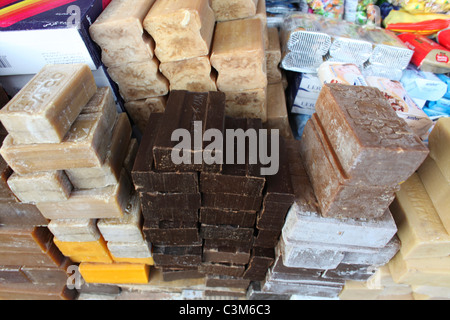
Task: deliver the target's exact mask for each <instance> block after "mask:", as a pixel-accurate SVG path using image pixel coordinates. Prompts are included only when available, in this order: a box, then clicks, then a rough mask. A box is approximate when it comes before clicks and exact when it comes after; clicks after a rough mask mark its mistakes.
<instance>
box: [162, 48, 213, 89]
mask: <svg viewBox="0 0 450 320" xmlns="http://www.w3.org/2000/svg"><path fill="white" fill-rule="evenodd" d="M159 69H160V70H161V72H162V74H163V75H164V76H165V77H166V78H167V79H169V83H170V90H171V91H172V90H187V91H192V92H208V91H217V87H216V82H215V78H214V77H213V76H212V74H211V71H212V69H211V63H210V61H209V56H203V57H197V58H192V59H187V60H181V61H173V62H163V63H161V64H160V65H159Z"/></svg>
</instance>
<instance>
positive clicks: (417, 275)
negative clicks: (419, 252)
mask: <svg viewBox="0 0 450 320" xmlns="http://www.w3.org/2000/svg"><path fill="white" fill-rule="evenodd" d="M389 270H390V271H391V275H392V278H393V279H394V281H395V282H397V283H404V284H409V285H411V286H420V285H429V286H444V287H445V286H450V273H449V272H448V270H450V257H443V258H431V259H405V258H404V256H403V255H402V254H401V253H398V254H397V255H396V256H395V257H394V258H393V259H392V260H391V261H390V262H389Z"/></svg>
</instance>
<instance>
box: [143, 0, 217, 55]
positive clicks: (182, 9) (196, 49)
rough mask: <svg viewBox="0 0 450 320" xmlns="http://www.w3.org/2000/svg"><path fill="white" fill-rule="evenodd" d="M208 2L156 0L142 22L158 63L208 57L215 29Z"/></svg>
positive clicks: (198, 0) (201, 0)
mask: <svg viewBox="0 0 450 320" xmlns="http://www.w3.org/2000/svg"><path fill="white" fill-rule="evenodd" d="M215 22H216V20H215V17H214V12H213V11H212V9H211V7H210V0H183V1H180V0H158V1H157V2H156V3H155V4H154V5H153V7H152V9H151V10H150V12H149V13H148V15H147V17H146V18H145V20H144V28H145V29H146V30H147V31H148V33H150V35H151V36H152V37H153V39H154V40H155V42H156V48H155V54H156V56H157V57H158V59H159V61H161V62H168V61H178V60H185V59H190V58H195V57H200V56H206V55H208V54H209V50H210V46H211V40H212V36H213V33H214V25H215Z"/></svg>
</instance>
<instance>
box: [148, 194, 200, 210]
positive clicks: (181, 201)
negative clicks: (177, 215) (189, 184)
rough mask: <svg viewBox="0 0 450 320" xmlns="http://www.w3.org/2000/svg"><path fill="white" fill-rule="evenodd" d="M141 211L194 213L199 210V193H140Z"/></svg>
mask: <svg viewBox="0 0 450 320" xmlns="http://www.w3.org/2000/svg"><path fill="white" fill-rule="evenodd" d="M140 196H141V201H142V210H143V211H148V210H149V211H156V210H160V209H163V210H166V209H177V210H180V211H195V210H198V209H200V207H201V205H202V203H201V194H200V193H159V192H152V193H141V194H140Z"/></svg>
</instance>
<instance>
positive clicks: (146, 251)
mask: <svg viewBox="0 0 450 320" xmlns="http://www.w3.org/2000/svg"><path fill="white" fill-rule="evenodd" d="M108 249H109V252H111V254H112V255H113V256H114V257H116V258H132V259H145V258H151V257H152V253H151V250H150V247H149V244H148V242H147V241H145V240H142V241H139V242H114V241H109V242H108Z"/></svg>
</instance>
